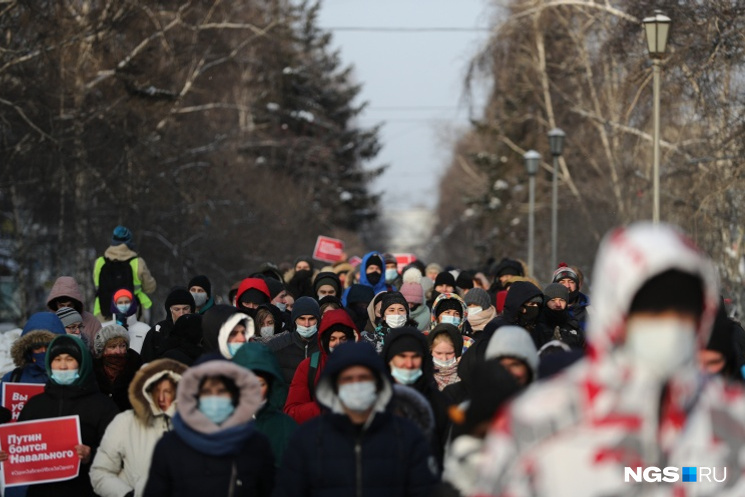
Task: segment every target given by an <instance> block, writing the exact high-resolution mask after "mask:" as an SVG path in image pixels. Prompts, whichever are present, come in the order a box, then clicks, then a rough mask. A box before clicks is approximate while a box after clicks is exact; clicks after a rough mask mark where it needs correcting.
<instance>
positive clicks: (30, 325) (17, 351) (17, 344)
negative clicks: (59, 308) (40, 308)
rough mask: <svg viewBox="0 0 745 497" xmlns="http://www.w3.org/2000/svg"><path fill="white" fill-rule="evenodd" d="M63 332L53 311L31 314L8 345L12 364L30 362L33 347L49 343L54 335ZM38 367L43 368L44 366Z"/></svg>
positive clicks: (26, 363)
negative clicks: (21, 329)
mask: <svg viewBox="0 0 745 497" xmlns="http://www.w3.org/2000/svg"><path fill="white" fill-rule="evenodd" d="M64 334H65V327H64V326H63V325H62V321H60V319H59V318H58V317H57V315H56V314H54V313H53V312H37V313H35V314H33V315H32V316H31V317H30V318H29V320H28V321H27V322H26V325H25V326H24V327H23V331H22V332H21V336H20V337H18V338H17V339H16V340H15V341H14V342H13V345H12V346H11V347H10V356H11V357H12V358H13V364H15V365H16V367H19V368H22V367H24V366H27V365H29V364H31V353H32V351H33V349H34V348H36V347H39V346H41V345H49V343H50V342H51V341H52V340H54V338H55V337H56V336H58V335H64ZM40 367H41V369H44V366H40Z"/></svg>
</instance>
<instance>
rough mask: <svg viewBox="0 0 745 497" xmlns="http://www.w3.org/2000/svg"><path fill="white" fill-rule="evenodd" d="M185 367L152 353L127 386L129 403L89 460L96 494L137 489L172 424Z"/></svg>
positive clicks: (106, 496)
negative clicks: (151, 358)
mask: <svg viewBox="0 0 745 497" xmlns="http://www.w3.org/2000/svg"><path fill="white" fill-rule="evenodd" d="M194 316H196V317H199V316H198V315H196V314H195V315H194ZM180 321H181V320H179V322H180ZM185 370H186V366H185V365H184V364H181V363H180V362H178V361H174V360H171V359H156V360H155V361H153V362H151V363H148V364H146V365H144V366H143V367H142V368H141V369H140V370H139V371H138V372H137V374H136V375H135V377H134V379H133V380H132V383H131V384H130V386H129V400H130V403H131V404H132V409H128V410H126V411H124V412H121V413H119V414H118V415H117V416H116V417H115V418H114V420H113V421H112V422H111V424H109V426H108V428H107V429H106V433H105V434H104V437H103V440H101V445H100V446H99V448H98V452H97V453H96V457H95V459H94V460H93V465H92V466H91V471H90V475H91V482H92V483H93V490H95V492H96V494H97V495H100V496H101V497H119V496H122V495H133V496H134V497H140V496H141V495H142V493H143V491H144V490H145V483H146V482H147V473H148V471H149V469H150V462H151V458H152V455H153V449H154V448H155V444H156V443H157V442H158V440H160V438H161V437H162V436H163V434H164V433H166V432H168V431H170V430H171V427H172V423H171V419H172V418H173V416H174V414H176V404H175V400H176V386H177V385H178V382H179V380H180V379H181V375H182V374H184V371H185Z"/></svg>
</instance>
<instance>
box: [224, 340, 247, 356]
mask: <svg viewBox="0 0 745 497" xmlns="http://www.w3.org/2000/svg"><path fill="white" fill-rule="evenodd" d="M245 344H246V342H231V343H229V344H228V352H229V353H230V356H231V357H235V353H236V352H238V349H240V348H241V347H243V346H244V345H245Z"/></svg>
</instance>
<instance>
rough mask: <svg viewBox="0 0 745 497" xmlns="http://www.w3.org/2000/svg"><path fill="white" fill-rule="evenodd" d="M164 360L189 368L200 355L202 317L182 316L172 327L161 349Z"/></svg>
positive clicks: (202, 351)
mask: <svg viewBox="0 0 745 497" xmlns="http://www.w3.org/2000/svg"><path fill="white" fill-rule="evenodd" d="M163 348H164V349H165V350H166V351H165V352H164V353H163V357H164V358H168V359H173V360H175V361H179V362H181V363H183V364H186V365H187V366H191V365H192V364H193V363H194V361H196V360H197V359H198V358H199V357H200V356H201V355H202V354H204V347H202V315H201V314H184V315H183V316H181V317H180V318H178V321H176V324H174V325H173V330H172V331H171V334H170V335H168V338H167V339H166V344H165V345H164V347H163Z"/></svg>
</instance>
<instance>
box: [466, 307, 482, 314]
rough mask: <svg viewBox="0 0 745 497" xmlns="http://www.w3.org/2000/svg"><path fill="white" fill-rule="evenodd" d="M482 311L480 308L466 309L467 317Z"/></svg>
mask: <svg viewBox="0 0 745 497" xmlns="http://www.w3.org/2000/svg"><path fill="white" fill-rule="evenodd" d="M483 310H484V309H483V308H481V307H469V308H468V315H469V316H475V315H476V314H478V313H479V312H481V311H483Z"/></svg>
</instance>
